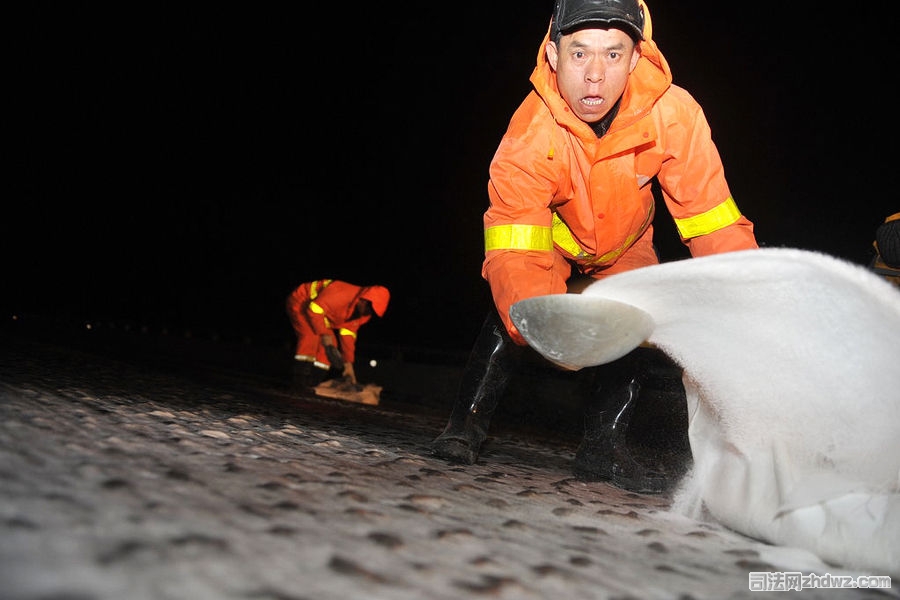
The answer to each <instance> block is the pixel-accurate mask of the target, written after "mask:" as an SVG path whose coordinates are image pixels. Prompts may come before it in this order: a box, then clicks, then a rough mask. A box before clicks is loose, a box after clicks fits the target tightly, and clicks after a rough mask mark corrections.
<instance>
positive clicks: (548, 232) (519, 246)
mask: <svg viewBox="0 0 900 600" xmlns="http://www.w3.org/2000/svg"><path fill="white" fill-rule="evenodd" d="M484 250H485V252H490V251H491V250H543V251H545V252H550V251H551V250H553V234H552V229H551V228H550V227H543V226H540V225H518V224H512V225H496V226H494V227H488V228H487V229H485V230H484Z"/></svg>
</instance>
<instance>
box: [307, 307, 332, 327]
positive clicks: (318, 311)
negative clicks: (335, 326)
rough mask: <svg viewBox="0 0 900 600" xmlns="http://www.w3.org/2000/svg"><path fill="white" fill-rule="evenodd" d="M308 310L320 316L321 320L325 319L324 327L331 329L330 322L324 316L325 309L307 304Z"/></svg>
mask: <svg viewBox="0 0 900 600" xmlns="http://www.w3.org/2000/svg"><path fill="white" fill-rule="evenodd" d="M309 310H310V311H312V312H314V313H316V314H317V315H322V318H323V319H325V327H331V321H329V320H328V317H326V316H325V309H324V308H322V307H321V306H319V305H318V304H316V303H315V302H313V301H311V300H310V302H309Z"/></svg>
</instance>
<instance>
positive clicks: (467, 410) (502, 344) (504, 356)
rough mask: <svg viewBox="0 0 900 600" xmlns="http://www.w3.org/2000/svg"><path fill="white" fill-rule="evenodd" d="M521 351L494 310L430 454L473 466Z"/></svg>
mask: <svg viewBox="0 0 900 600" xmlns="http://www.w3.org/2000/svg"><path fill="white" fill-rule="evenodd" d="M520 353H521V348H520V347H519V346H517V345H516V343H515V342H513V341H512V339H511V338H510V337H509V333H507V331H506V327H505V326H504V325H503V323H502V322H501V321H500V317H499V315H497V312H496V311H495V310H492V311H491V312H490V313H489V314H488V316H487V318H486V319H485V320H484V325H482V328H481V332H480V333H479V334H478V338H477V339H476V340H475V346H474V347H473V348H472V352H471V354H470V355H469V360H468V362H467V363H466V367H465V369H464V371H463V375H462V380H461V382H460V387H459V393H458V394H457V397H456V403H455V404H454V405H453V410H452V412H451V414H450V419H449V421H448V422H447V425H446V427H444V430H443V432H441V434H440V435H439V436H438V437H437V438H435V439H434V441H432V442H431V446H430V447H431V452H432V453H433V454H435V455H436V456H439V457H441V458H444V459H446V460H449V461H451V462H456V463H464V464H469V465H471V464H473V463H474V462H475V461H476V460H477V459H478V454H479V452H480V450H481V444H482V443H483V442H484V440H485V439H486V438H487V434H488V429H489V428H490V424H491V417H492V416H493V414H494V410H495V409H496V408H497V404H498V403H499V401H500V397H501V396H502V395H503V392H504V391H505V390H506V388H507V385H508V384H509V381H510V376H511V375H512V373H513V371H514V369H515V367H516V364H517V362H518V356H519V355H520Z"/></svg>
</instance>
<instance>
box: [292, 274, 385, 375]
mask: <svg viewBox="0 0 900 600" xmlns="http://www.w3.org/2000/svg"><path fill="white" fill-rule="evenodd" d="M390 299H391V295H390V292H389V291H388V289H387V288H386V287H384V286H380V285H372V286H368V287H360V286H358V285H353V284H351V283H346V282H343V281H338V280H334V279H318V280H316V281H310V282H307V283H303V284H301V285H300V286H298V287H297V288H296V289H295V290H294V291H293V292H291V294H290V295H289V296H288V298H287V302H286V303H285V304H286V309H287V315H288V318H289V319H290V320H291V325H292V326H293V327H294V332H295V333H296V334H297V350H296V352H295V353H294V360H295V361H297V363H298V365H297V366H298V367H299V369H300V370H301V373H300V374H299V376H300V378H301V379H304V380H305V381H304V383H305V384H307V385H308V384H309V383H318V382H317V381H313V380H315V379H321V378H323V377H325V376H327V375H333V376H339V377H346V378H347V379H349V381H350V382H352V383H356V371H355V369H354V367H353V363H354V361H355V360H356V338H357V332H358V331H359V328H360V327H362V326H363V325H365V324H366V323H368V322H369V320H371V318H372V315H373V314H375V315H378V316H379V317H382V316H384V312H385V311H386V310H387V307H388V303H389V302H390ZM313 369H319V370H320V373H319V376H318V377H315V376H314V371H313Z"/></svg>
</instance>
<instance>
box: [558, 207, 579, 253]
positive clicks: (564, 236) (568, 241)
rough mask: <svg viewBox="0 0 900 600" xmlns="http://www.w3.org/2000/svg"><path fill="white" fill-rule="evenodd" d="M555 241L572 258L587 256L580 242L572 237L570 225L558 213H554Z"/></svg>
mask: <svg viewBox="0 0 900 600" xmlns="http://www.w3.org/2000/svg"><path fill="white" fill-rule="evenodd" d="M553 241H554V243H556V245H557V246H559V247H560V248H562V249H563V250H565V251H566V252H568V253H569V254H571V255H572V256H576V257H578V256H584V254H585V252H584V250H582V249H581V246H579V245H578V242H576V241H575V236H573V235H572V232H571V231H570V230H569V227H568V225H566V224H565V223H563V220H562V219H560V218H559V215H558V214H556V213H553Z"/></svg>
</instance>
